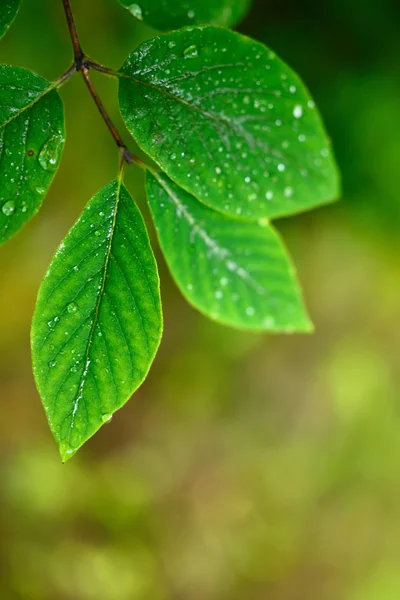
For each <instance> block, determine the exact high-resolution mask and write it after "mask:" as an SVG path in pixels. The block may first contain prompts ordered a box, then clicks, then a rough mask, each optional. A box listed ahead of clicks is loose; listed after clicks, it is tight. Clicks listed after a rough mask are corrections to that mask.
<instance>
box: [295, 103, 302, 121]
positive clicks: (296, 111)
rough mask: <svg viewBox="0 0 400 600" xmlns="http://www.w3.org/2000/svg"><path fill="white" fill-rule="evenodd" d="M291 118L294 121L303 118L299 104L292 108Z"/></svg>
mask: <svg viewBox="0 0 400 600" xmlns="http://www.w3.org/2000/svg"><path fill="white" fill-rule="evenodd" d="M293 116H294V117H295V118H296V119H300V118H301V117H302V116H303V107H302V106H300V104H296V106H295V107H294V109H293Z"/></svg>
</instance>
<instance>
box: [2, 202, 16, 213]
mask: <svg viewBox="0 0 400 600" xmlns="http://www.w3.org/2000/svg"><path fill="white" fill-rule="evenodd" d="M1 210H2V212H3V214H4V215H5V216H6V217H11V215H13V214H14V213H15V202H14V200H9V201H8V202H6V203H5V204H3V206H2V209H1Z"/></svg>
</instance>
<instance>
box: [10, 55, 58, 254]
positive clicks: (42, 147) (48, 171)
mask: <svg viewBox="0 0 400 600" xmlns="http://www.w3.org/2000/svg"><path fill="white" fill-rule="evenodd" d="M64 141H65V129H64V107H63V103H62V101H61V98H60V96H59V95H58V92H57V91H56V90H55V89H54V85H53V84H50V83H49V82H48V81H46V80H45V79H43V78H42V77H39V76H38V75H35V74H34V73H32V72H31V71H28V70H26V69H20V68H18V67H10V66H7V65H1V66H0V181H1V189H0V244H3V243H4V242H6V241H7V240H8V239H9V238H10V237H11V236H12V235H14V234H15V233H16V232H17V231H19V229H21V227H22V226H23V225H25V223H26V222H27V221H29V219H31V218H32V217H33V216H34V215H35V214H36V213H37V212H38V210H39V208H40V207H41V205H42V202H43V199H44V196H45V195H46V192H47V191H48V189H49V187H50V184H51V182H52V180H53V178H54V175H55V172H56V171H57V168H58V166H59V164H60V160H61V153H62V150H63V147H64Z"/></svg>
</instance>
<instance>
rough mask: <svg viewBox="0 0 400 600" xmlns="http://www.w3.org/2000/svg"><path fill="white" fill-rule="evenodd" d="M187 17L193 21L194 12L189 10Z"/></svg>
mask: <svg viewBox="0 0 400 600" xmlns="http://www.w3.org/2000/svg"><path fill="white" fill-rule="evenodd" d="M187 16H188V18H189V19H194V18H195V16H196V13H195V12H194V10H189V11H188V14H187Z"/></svg>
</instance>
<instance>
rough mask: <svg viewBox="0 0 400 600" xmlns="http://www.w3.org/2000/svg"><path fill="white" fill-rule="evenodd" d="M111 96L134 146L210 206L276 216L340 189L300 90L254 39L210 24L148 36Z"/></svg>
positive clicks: (311, 108) (286, 70) (291, 75)
mask: <svg viewBox="0 0 400 600" xmlns="http://www.w3.org/2000/svg"><path fill="white" fill-rule="evenodd" d="M119 95H120V107H121V113H122V116H123V118H124V120H125V123H126V125H127V126H128V128H129V130H130V131H131V133H132V134H133V136H134V137H135V139H136V141H137V142H138V143H139V145H140V146H141V148H142V149H143V150H144V151H145V152H147V153H148V154H149V155H150V156H151V157H152V158H153V159H154V160H155V161H156V162H157V163H158V164H159V165H160V167H161V168H162V170H163V171H165V172H166V173H167V174H168V175H169V177H171V179H173V180H174V181H175V182H176V183H178V184H179V185H180V186H182V187H183V188H185V189H186V190H187V191H188V192H190V193H192V194H193V195H194V196H195V197H197V198H198V199H199V200H201V201H202V202H203V203H205V204H207V205H208V206H210V207H212V208H215V209H217V210H219V211H222V212H224V213H226V214H228V215H242V216H243V217H246V218H249V219H257V218H260V217H277V216H283V215H289V214H291V213H295V212H298V211H301V210H304V209H308V208H312V207H315V206H316V205H318V204H321V203H324V202H328V201H331V200H333V199H334V198H336V196H337V195H338V193H339V182H338V174H337V170H336V167H335V163H334V159H333V157H332V152H331V148H330V144H329V140H328V138H327V136H326V134H325V131H324V128H323V125H322V122H321V119H320V117H319V115H318V113H317V111H316V109H315V106H314V103H313V101H312V100H311V98H310V95H309V93H308V92H307V90H306V89H305V87H304V85H303V84H302V82H301V81H300V79H299V78H298V77H297V75H296V74H295V73H294V72H293V71H292V70H291V69H289V67H288V66H286V65H285V63H284V62H282V61H281V60H280V59H279V58H277V57H276V56H275V54H273V53H272V52H271V51H269V50H268V49H267V48H266V47H265V46H263V45H261V44H259V43H258V42H254V41H252V40H250V39H248V38H246V37H243V36H241V35H239V34H237V33H234V32H232V31H228V30H224V29H218V28H216V27H204V28H187V29H184V30H181V31H176V32H173V33H171V34H168V35H163V36H160V37H156V38H153V39H151V40H149V41H147V42H145V43H144V44H142V45H141V46H139V48H138V49H137V50H136V51H135V52H134V53H133V54H132V55H131V56H130V57H129V58H128V59H127V61H126V62H125V64H124V65H123V67H122V69H121V73H120V92H119Z"/></svg>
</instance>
